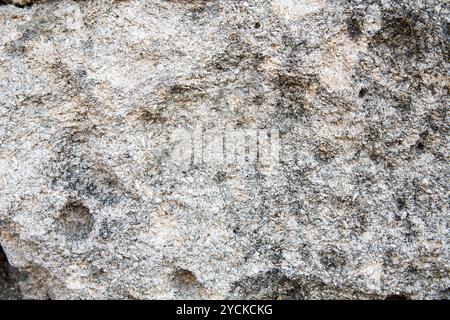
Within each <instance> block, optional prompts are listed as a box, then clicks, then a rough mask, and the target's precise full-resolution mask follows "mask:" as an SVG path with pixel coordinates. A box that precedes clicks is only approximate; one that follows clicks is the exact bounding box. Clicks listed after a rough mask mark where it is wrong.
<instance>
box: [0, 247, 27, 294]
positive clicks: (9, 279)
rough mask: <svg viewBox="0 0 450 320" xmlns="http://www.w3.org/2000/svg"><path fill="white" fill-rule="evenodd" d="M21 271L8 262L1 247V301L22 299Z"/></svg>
mask: <svg viewBox="0 0 450 320" xmlns="http://www.w3.org/2000/svg"><path fill="white" fill-rule="evenodd" d="M18 282H19V271H18V270H17V268H14V267H13V266H12V265H11V264H10V263H9V261H8V257H7V256H6V254H5V252H4V251H3V248H2V246H1V245H0V300H12V299H20V298H21V297H22V296H21V293H20V289H19V283H18Z"/></svg>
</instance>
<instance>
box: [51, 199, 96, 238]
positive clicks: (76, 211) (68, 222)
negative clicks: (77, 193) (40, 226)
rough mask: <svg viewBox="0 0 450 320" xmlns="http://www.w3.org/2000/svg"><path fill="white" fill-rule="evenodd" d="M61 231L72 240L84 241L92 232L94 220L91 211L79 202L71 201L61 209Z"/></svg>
mask: <svg viewBox="0 0 450 320" xmlns="http://www.w3.org/2000/svg"><path fill="white" fill-rule="evenodd" d="M58 224H59V229H60V231H61V232H62V233H63V234H64V235H66V236H67V237H68V238H71V239H72V240H83V239H86V238H87V237H88V236H89V233H90V232H91V231H92V227H93V224H94V219H93V216H92V214H91V212H90V211H89V208H88V207H87V206H85V205H84V204H83V203H82V202H81V201H79V200H69V201H68V202H67V203H66V204H65V205H64V207H63V208H62V209H61V213H60V215H59V217H58Z"/></svg>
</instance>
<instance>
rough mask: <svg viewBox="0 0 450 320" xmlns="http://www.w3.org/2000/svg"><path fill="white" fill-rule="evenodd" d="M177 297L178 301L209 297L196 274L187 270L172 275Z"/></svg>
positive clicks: (179, 270) (178, 270)
mask: <svg viewBox="0 0 450 320" xmlns="http://www.w3.org/2000/svg"><path fill="white" fill-rule="evenodd" d="M172 282H173V284H174V289H175V296H176V297H177V298H178V299H195V298H202V297H204V296H205V295H207V292H206V290H205V288H204V286H203V285H202V284H201V283H200V281H198V279H197V277H196V276H195V274H194V273H193V272H192V271H190V270H187V269H182V268H180V269H176V270H175V271H174V272H173V273H172Z"/></svg>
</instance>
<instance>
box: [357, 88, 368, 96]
mask: <svg viewBox="0 0 450 320" xmlns="http://www.w3.org/2000/svg"><path fill="white" fill-rule="evenodd" d="M367 92H368V91H367V89H366V88H362V89H361V90H359V93H358V97H360V98H364V97H365V96H366V94H367Z"/></svg>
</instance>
